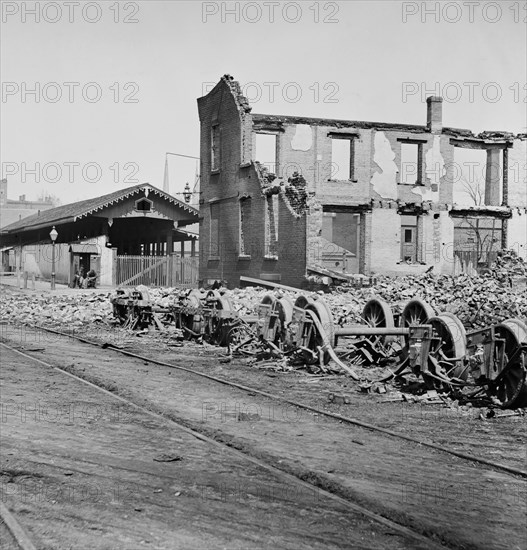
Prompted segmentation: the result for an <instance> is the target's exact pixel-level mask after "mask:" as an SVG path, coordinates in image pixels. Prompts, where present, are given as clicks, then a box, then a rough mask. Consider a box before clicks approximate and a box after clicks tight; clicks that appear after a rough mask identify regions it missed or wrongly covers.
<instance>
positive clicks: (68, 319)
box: [0, 292, 113, 328]
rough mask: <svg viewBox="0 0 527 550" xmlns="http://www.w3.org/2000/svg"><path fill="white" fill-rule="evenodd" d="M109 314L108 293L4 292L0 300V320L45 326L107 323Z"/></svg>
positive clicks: (110, 316) (109, 317) (110, 309)
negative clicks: (31, 293)
mask: <svg viewBox="0 0 527 550" xmlns="http://www.w3.org/2000/svg"><path fill="white" fill-rule="evenodd" d="M112 318H113V315H112V305H111V304H110V300H109V293H107V292H104V293H83V292H80V293H77V294H74V295H71V294H70V295H54V296H52V295H49V294H47V295H46V294H40V295H38V294H34V295H29V294H22V293H13V294H7V295H4V296H3V298H2V302H1V303H0V321H9V322H12V323H19V324H24V325H31V326H34V325H45V326H46V327H55V328H57V327H61V326H62V327H69V328H70V327H80V326H82V325H85V324H93V323H109V322H110V321H111V320H112Z"/></svg>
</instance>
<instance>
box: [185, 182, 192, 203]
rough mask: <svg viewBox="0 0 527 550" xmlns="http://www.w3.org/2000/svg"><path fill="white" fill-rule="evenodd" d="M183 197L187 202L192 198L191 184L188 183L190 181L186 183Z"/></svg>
mask: <svg viewBox="0 0 527 550" xmlns="http://www.w3.org/2000/svg"><path fill="white" fill-rule="evenodd" d="M183 197H184V199H185V202H186V203H187V204H188V203H189V202H190V199H191V198H192V193H191V192H190V185H189V184H188V181H187V183H186V184H185V192H184V193H183Z"/></svg>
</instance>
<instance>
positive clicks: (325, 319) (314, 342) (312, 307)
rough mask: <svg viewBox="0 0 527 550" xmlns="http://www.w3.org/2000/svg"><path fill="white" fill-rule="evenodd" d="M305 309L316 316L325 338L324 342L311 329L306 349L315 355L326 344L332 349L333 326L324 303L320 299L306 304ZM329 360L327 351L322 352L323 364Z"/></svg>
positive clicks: (333, 341)
mask: <svg viewBox="0 0 527 550" xmlns="http://www.w3.org/2000/svg"><path fill="white" fill-rule="evenodd" d="M305 309H307V310H308V311H312V312H313V313H314V314H315V315H316V317H317V318H318V320H319V321H320V324H321V325H322V329H323V330H324V332H325V336H326V338H327V340H326V342H325V341H324V338H323V336H322V334H320V332H319V331H318V329H317V328H316V327H313V332H312V334H311V338H310V340H309V343H308V346H307V347H308V348H309V349H310V350H311V351H313V352H314V353H317V350H318V348H319V347H322V346H324V345H325V344H326V343H329V345H330V346H331V347H333V346H334V345H335V324H334V322H333V316H332V315H331V311H330V309H329V307H328V305H327V304H326V302H325V301H324V300H323V299H322V298H318V299H316V300H312V301H311V303H308V304H307V305H306V307H305ZM330 359H331V357H330V355H329V353H328V351H324V356H323V358H322V361H323V362H324V364H327V363H329V360H330Z"/></svg>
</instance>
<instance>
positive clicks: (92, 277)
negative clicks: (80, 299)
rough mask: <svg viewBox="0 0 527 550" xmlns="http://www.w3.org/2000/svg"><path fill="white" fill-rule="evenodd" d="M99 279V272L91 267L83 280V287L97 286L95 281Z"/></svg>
mask: <svg viewBox="0 0 527 550" xmlns="http://www.w3.org/2000/svg"><path fill="white" fill-rule="evenodd" d="M96 281H97V273H95V270H94V269H90V271H88V274H87V275H86V279H84V281H83V288H95V282H96Z"/></svg>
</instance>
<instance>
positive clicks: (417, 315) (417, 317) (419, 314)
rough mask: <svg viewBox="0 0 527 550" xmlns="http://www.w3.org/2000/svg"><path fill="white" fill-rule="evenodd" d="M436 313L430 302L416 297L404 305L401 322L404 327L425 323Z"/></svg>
mask: <svg viewBox="0 0 527 550" xmlns="http://www.w3.org/2000/svg"><path fill="white" fill-rule="evenodd" d="M434 315H435V311H434V308H433V307H432V306H431V305H430V304H428V303H427V302H425V301H424V300H421V298H414V299H413V300H410V301H409V302H408V303H407V304H406V306H405V307H404V309H403V312H402V313H401V319H400V323H401V326H402V327H411V326H415V325H425V324H426V322H427V321H428V319H430V317H433V316H434Z"/></svg>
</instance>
